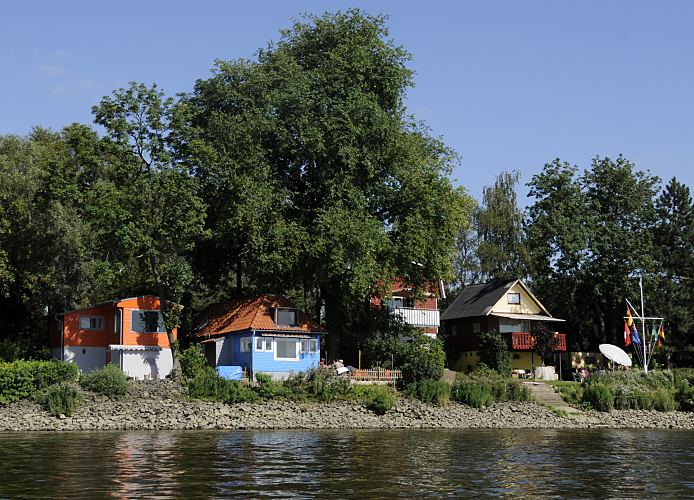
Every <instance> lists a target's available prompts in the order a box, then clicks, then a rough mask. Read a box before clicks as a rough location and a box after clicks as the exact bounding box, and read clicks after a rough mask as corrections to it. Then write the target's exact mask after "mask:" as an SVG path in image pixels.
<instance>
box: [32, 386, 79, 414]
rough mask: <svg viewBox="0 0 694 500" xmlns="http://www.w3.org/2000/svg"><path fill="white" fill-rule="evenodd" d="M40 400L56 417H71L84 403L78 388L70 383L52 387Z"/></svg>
mask: <svg viewBox="0 0 694 500" xmlns="http://www.w3.org/2000/svg"><path fill="white" fill-rule="evenodd" d="M39 399H41V400H42V401H43V402H44V406H45V407H46V410H48V413H50V414H51V415H53V416H55V417H57V416H60V415H65V416H66V417H71V416H72V414H73V413H74V412H75V410H76V409H77V407H78V406H79V404H80V402H81V401H82V397H81V395H80V393H79V390H78V389H77V387H75V386H74V385H73V384H71V383H69V382H61V383H59V384H55V385H52V386H50V387H49V388H48V389H47V390H46V393H45V394H44V395H42V396H41V397H40V398H39Z"/></svg>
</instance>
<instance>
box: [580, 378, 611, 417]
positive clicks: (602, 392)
mask: <svg viewBox="0 0 694 500" xmlns="http://www.w3.org/2000/svg"><path fill="white" fill-rule="evenodd" d="M584 398H585V401H586V402H588V403H590V405H591V406H592V407H593V408H594V409H596V410H598V411H610V410H612V409H613V408H614V393H613V392H612V389H611V388H610V386H609V385H607V384H606V383H603V382H599V381H596V382H593V383H591V384H588V385H587V386H586V390H585V393H584Z"/></svg>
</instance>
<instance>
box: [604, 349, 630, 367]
mask: <svg viewBox="0 0 694 500" xmlns="http://www.w3.org/2000/svg"><path fill="white" fill-rule="evenodd" d="M598 348H599V349H600V352H601V353H603V354H604V356H605V357H606V358H607V359H609V360H610V361H614V362H615V363H617V364H618V365H624V366H631V358H630V357H629V355H628V354H627V353H626V352H624V351H623V350H622V349H620V348H619V347H617V346H616V345H612V344H600V345H599V346H598Z"/></svg>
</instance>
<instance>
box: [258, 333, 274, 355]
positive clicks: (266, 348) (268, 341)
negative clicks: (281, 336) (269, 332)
mask: <svg viewBox="0 0 694 500" xmlns="http://www.w3.org/2000/svg"><path fill="white" fill-rule="evenodd" d="M258 341H260V343H261V344H262V346H263V347H261V348H260V349H258ZM273 343H274V342H273V339H272V337H263V336H259V337H255V352H272V345H273Z"/></svg>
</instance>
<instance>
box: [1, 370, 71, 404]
mask: <svg viewBox="0 0 694 500" xmlns="http://www.w3.org/2000/svg"><path fill="white" fill-rule="evenodd" d="M75 380H77V365H75V364H72V363H65V362H63V361H14V362H12V363H0V404H6V403H12V402H14V401H18V400H19V399H22V398H28V397H31V396H34V395H36V394H37V393H39V392H40V391H43V390H45V389H47V388H48V387H49V386H51V385H54V384H58V383H60V382H74V381H75Z"/></svg>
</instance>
